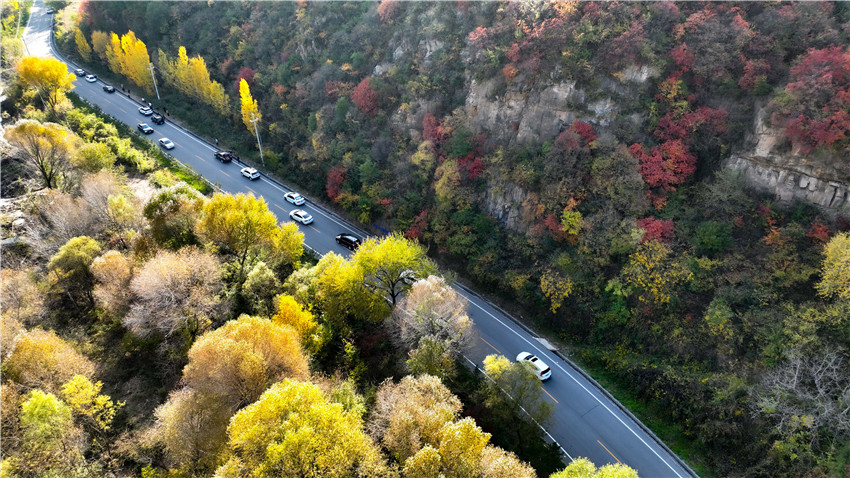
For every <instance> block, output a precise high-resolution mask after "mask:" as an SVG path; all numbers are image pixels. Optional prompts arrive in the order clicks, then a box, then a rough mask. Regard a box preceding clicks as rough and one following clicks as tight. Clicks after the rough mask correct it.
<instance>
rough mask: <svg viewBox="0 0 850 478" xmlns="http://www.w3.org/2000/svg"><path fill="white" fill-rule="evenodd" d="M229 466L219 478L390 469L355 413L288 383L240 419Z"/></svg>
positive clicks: (307, 477) (232, 430)
mask: <svg viewBox="0 0 850 478" xmlns="http://www.w3.org/2000/svg"><path fill="white" fill-rule="evenodd" d="M227 431H228V435H229V436H230V453H229V460H228V462H227V463H226V464H224V465H222V467H220V468H219V469H218V471H217V472H216V474H215V476H216V477H217V478H229V477H234V478H235V477H242V476H249V475H250V476H253V477H256V478H265V477H278V476H293V477H295V476H297V477H303V478H313V477H316V478H318V477H326V476H354V477H360V476H386V475H387V474H388V472H389V470H388V467H387V466H386V464H385V463H383V461H382V459H381V458H380V453H379V452H378V450H377V449H376V448H375V446H374V445H373V444H372V442H371V441H370V440H369V438H368V437H367V436H366V435H365V434H364V433H363V430H362V422H361V421H360V417H359V415H358V414H357V413H356V412H354V411H345V409H344V408H343V406H342V405H341V404H338V403H332V402H331V401H330V400H328V398H327V397H326V396H325V395H324V394H323V393H322V392H321V391H320V390H319V389H318V388H317V387H316V386H315V385H313V384H310V383H304V382H298V381H294V380H289V379H287V380H284V381H283V382H280V383H277V384H275V385H274V386H272V388H270V389H269V390H268V391H266V392H265V393H264V394H263V395H262V397H260V400H259V401H257V402H256V403H254V404H252V405H249V406H248V407H246V408H244V409H243V410H241V411H240V412H239V413H237V414H236V415H235V416H234V417H233V418H232V419H231V421H230V426H229V427H228V430H227Z"/></svg>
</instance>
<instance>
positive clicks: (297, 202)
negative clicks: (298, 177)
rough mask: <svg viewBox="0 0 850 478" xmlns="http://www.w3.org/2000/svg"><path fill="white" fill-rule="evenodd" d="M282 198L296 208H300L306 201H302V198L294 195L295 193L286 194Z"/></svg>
mask: <svg viewBox="0 0 850 478" xmlns="http://www.w3.org/2000/svg"><path fill="white" fill-rule="evenodd" d="M283 197H284V198H286V200H287V201H289V202H291V203H292V204H295V205H296V206H300V205H302V204H304V203H305V202H306V201H307V200H306V199H304V196H302V195H300V194H298V193H296V192H295V191H293V192H291V193H286V194H284V195H283Z"/></svg>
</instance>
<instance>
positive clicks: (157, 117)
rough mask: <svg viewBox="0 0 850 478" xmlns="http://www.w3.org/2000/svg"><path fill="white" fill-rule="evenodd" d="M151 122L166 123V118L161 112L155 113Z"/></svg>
mask: <svg viewBox="0 0 850 478" xmlns="http://www.w3.org/2000/svg"><path fill="white" fill-rule="evenodd" d="M151 122H153V123H156V124H165V118H163V117H162V115H161V114H159V113H154V114H153V116H151Z"/></svg>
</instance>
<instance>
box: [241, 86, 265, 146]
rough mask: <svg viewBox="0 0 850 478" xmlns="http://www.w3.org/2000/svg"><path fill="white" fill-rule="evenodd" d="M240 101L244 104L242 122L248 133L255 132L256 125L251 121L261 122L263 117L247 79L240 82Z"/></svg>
mask: <svg viewBox="0 0 850 478" xmlns="http://www.w3.org/2000/svg"><path fill="white" fill-rule="evenodd" d="M239 99H240V101H241V104H242V122H243V123H245V127H246V128H248V131H250V132H252V133H253V132H254V124H253V123H252V122H251V120H256V121H261V120H262V118H263V116H262V115H261V114H260V110H259V108H258V107H257V100H255V99H254V98H253V97H252V96H251V89H250V88H249V87H248V82H247V81H245V78H241V79H240V80H239Z"/></svg>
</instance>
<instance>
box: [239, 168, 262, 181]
mask: <svg viewBox="0 0 850 478" xmlns="http://www.w3.org/2000/svg"><path fill="white" fill-rule="evenodd" d="M240 172H241V173H242V176H245V177H246V178H248V179H250V180H251V181H253V180H255V179H260V172H259V171H257V170H256V169H254V168H242V169H241V170H240Z"/></svg>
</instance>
